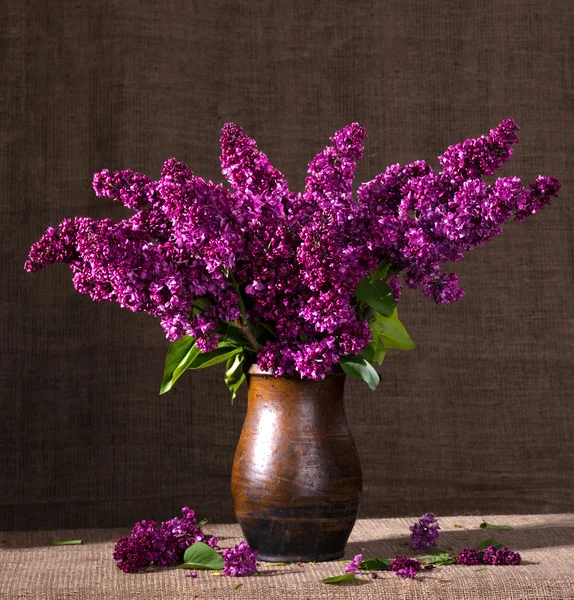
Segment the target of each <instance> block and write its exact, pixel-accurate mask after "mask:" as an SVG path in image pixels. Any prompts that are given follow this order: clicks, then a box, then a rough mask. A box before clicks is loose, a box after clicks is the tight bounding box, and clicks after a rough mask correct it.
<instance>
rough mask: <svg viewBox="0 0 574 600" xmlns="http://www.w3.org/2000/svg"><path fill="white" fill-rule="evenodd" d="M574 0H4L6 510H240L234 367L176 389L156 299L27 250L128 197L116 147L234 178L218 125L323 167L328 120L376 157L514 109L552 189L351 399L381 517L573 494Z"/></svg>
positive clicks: (567, 502)
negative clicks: (34, 265)
mask: <svg viewBox="0 0 574 600" xmlns="http://www.w3.org/2000/svg"><path fill="white" fill-rule="evenodd" d="M573 17H574V5H573V4H572V2H570V1H569V0H555V1H552V0H528V1H525V0H512V1H501V0H477V1H475V2H427V1H425V0H393V1H387V2H375V1H371V2H350V1H349V0H331V1H324V2H322V1H318V0H316V1H309V0H307V1H303V0H296V1H291V2H285V3H277V2H257V1H253V0H252V1H246V0H210V1H209V2H202V1H201V0H197V1H187V2H183V1H181V2H177V1H175V0H163V1H162V2H161V3H160V2H142V1H140V0H108V1H102V2H87V1H84V2H82V1H81V0H76V1H73V0H68V1H63V0H60V1H54V0H49V1H46V0H41V1H40V0H30V1H28V2H11V3H4V4H3V7H2V9H1V17H0V18H1V25H2V49H1V53H0V60H1V61H2V72H1V77H2V88H1V90H2V115H1V117H2V137H1V149H0V155H1V173H0V185H1V186H2V193H1V197H0V201H1V202H2V263H1V264H2V279H3V285H2V286H1V287H0V294H1V295H2V305H1V309H2V310H1V312H0V322H1V324H2V345H1V346H0V353H1V358H2V379H1V381H0V383H1V385H0V390H1V394H2V396H1V399H2V402H1V405H0V406H1V408H0V410H1V415H0V417H1V423H2V425H1V431H2V437H1V441H0V444H1V446H0V476H1V478H0V528H19V529H28V528H44V527H72V526H86V527H90V526H103V525H108V526H110V525H127V524H130V523H132V522H133V521H134V520H137V519H141V518H154V517H155V518H165V517H168V516H169V515H172V514H174V513H175V512H176V511H177V510H178V509H179V507H181V506H183V505H186V504H188V505H191V506H194V507H195V508H196V509H197V511H198V512H199V513H200V514H201V515H202V516H207V517H209V519H210V520H212V521H217V520H232V519H233V513H232V504H231V499H230V493H229V478H230V469H231V462H232V459H233V452H234V448H235V445H236V442H237V439H238V436H239V432H240V428H241V424H242V418H243V415H244V411H245V395H244V392H243V394H242V395H241V397H240V399H239V402H238V403H237V405H236V406H235V407H231V406H230V405H229V400H228V394H227V390H226V388H225V386H224V383H223V380H222V372H221V370H218V369H213V370H207V371H205V372H200V373H194V374H193V376H191V375H190V376H186V377H185V378H184V380H183V382H182V383H181V385H179V386H178V388H177V389H176V390H175V391H173V392H172V393H170V394H168V395H166V396H162V397H159V396H158V394H157V391H158V386H159V382H160V379H161V374H162V369H163V361H164V356H165V351H166V348H167V345H168V344H167V342H166V341H165V339H164V337H163V333H162V331H161V329H160V327H159V324H158V323H155V322H154V321H153V320H152V319H151V318H149V317H146V316H144V315H135V314H132V313H130V312H128V311H124V310H122V309H120V308H119V307H117V306H115V305H108V304H101V305H96V304H93V303H92V302H91V301H90V300H89V299H88V298H87V297H81V296H79V295H77V294H76V293H75V292H74V291H73V288H72V285H71V282H70V274H69V272H68V270H67V269H65V268H64V267H53V268H51V269H48V270H47V271H45V272H42V273H39V274H37V275H35V276H31V275H27V274H25V273H24V271H23V269H22V265H23V263H24V260H25V258H26V253H27V249H28V247H29V245H30V244H31V243H32V242H33V241H35V240H36V239H37V238H38V237H39V236H40V235H41V234H42V233H43V231H44V230H45V228H46V227H47V226H48V225H50V224H56V223H58V222H59V221H60V220H61V219H62V218H63V217H66V216H72V215H76V214H82V215H89V216H93V217H100V218H103V217H105V216H107V215H110V216H112V217H114V218H117V219H119V218H122V217H123V215H124V214H125V213H124V212H123V209H122V208H121V207H119V206H117V205H112V203H107V202H106V201H105V200H102V199H97V198H96V197H95V196H94V194H93V192H92V191H91V187H90V182H91V176H92V173H93V172H94V171H97V170H100V169H101V168H103V167H109V168H110V169H112V170H115V169H122V168H128V167H129V168H133V169H135V170H139V171H142V172H145V173H150V174H153V175H155V176H157V175H158V173H159V169H160V167H161V165H162V162H163V160H164V159H166V158H168V157H170V156H176V157H178V158H180V159H182V160H185V161H187V162H188V163H189V164H190V165H191V166H192V168H193V169H194V170H195V171H196V172H198V173H199V174H202V175H203V176H204V177H208V178H212V179H213V180H215V181H221V180H222V176H221V173H220V170H219V162H218V153H219V148H218V138H219V132H220V128H221V126H222V124H223V123H224V122H226V121H229V120H233V121H235V122H237V123H238V124H240V125H242V126H244V128H245V129H246V131H247V132H248V133H249V134H250V135H252V136H253V137H255V138H256V139H257V140H258V142H259V145H260V147H261V148H262V149H263V150H264V151H265V152H267V153H268V155H269V156H270V158H271V160H272V161H273V162H274V164H275V165H276V166H277V167H278V168H280V169H281V170H283V172H284V173H286V175H287V177H288V179H289V180H290V182H291V186H292V188H294V189H301V187H302V186H303V181H304V177H305V170H306V165H307V162H308V160H309V159H310V158H311V157H312V156H313V155H314V154H315V153H316V152H317V151H319V150H320V149H321V148H323V147H324V145H325V144H326V143H327V139H328V137H329V136H330V135H332V133H333V132H334V131H335V130H336V129H338V128H340V127H342V126H344V125H345V124H347V123H348V122H351V121H354V120H357V121H359V122H360V123H361V124H362V125H364V126H365V127H366V128H367V131H368V134H369V137H368V139H367V145H366V153H365V158H364V160H363V162H362V164H361V165H360V168H359V170H358V175H357V178H358V181H366V180H368V179H370V178H372V177H374V176H375V175H376V174H377V173H379V172H380V171H382V170H383V169H384V167H385V166H386V165H388V164H391V163H394V162H401V163H405V162H407V161H412V160H414V159H418V158H425V159H429V160H431V161H434V162H433V164H434V165H436V166H438V162H437V161H436V159H435V158H434V157H436V156H437V155H438V154H440V153H441V152H442V151H443V150H444V149H445V148H446V146H447V145H448V144H450V143H454V142H457V141H460V140H463V139H465V138H466V137H471V136H476V135H480V134H481V133H486V132H487V131H488V130H489V128H491V127H492V126H494V125H496V124H498V123H499V121H500V120H502V119H503V118H507V117H509V116H511V117H513V118H514V119H515V120H516V121H517V122H518V123H519V124H520V125H521V126H522V130H521V140H522V141H521V144H519V145H518V146H517V149H516V156H515V158H514V159H513V160H512V161H511V163H510V164H509V165H506V166H505V167H504V169H503V170H502V171H501V174H504V175H509V174H512V173H514V172H516V173H517V174H518V175H519V176H521V177H523V178H524V179H526V180H531V179H533V178H535V177H536V176H537V175H538V174H539V173H542V174H553V175H556V176H557V177H559V178H560V179H561V180H562V182H563V184H564V187H563V190H562V197H561V199H560V200H559V201H557V202H556V203H555V205H554V206H553V207H552V208H551V209H549V210H547V211H545V212H543V213H541V214H540V215H538V216H536V217H535V218H533V219H531V220H529V221H527V222H526V223H524V224H522V225H520V226H519V225H516V224H511V225H510V226H508V228H507V230H506V231H505V234H504V235H503V236H502V237H500V238H498V239H496V240H495V241H493V242H492V243H490V244H489V245H488V246H487V247H485V248H482V249H479V250H477V251H476V252H474V253H472V254H471V255H470V256H469V257H468V258H467V259H466V260H465V261H463V263H460V264H459V268H458V271H459V272H460V274H461V277H462V281H463V283H464V285H465V287H466V291H467V297H466V298H465V299H464V300H463V301H462V302H461V303H459V304H457V305H453V306H446V307H444V306H442V307H439V306H435V305H434V304H433V302H432V301H430V300H428V299H425V298H423V297H422V294H421V293H420V292H410V293H406V294H405V298H404V302H403V304H402V313H401V314H402V318H403V321H404V322H405V324H406V325H407V327H408V328H409V330H410V332H411V334H412V336H413V338H414V339H415V340H416V341H417V342H418V344H419V348H418V349H417V350H416V351H414V352H411V353H404V354H399V353H393V354H390V355H389V356H388V358H387V360H386V362H385V364H384V370H383V384H382V385H381V386H380V389H378V390H377V392H376V393H374V394H372V393H370V392H369V390H368V389H367V388H366V386H364V385H361V384H359V382H352V383H351V384H350V385H348V389H347V408H348V413H349V416H350V420H351V424H352V427H353V430H354V433H355V435H356V439H357V444H358V447H359V452H360V454H361V457H362V462H363V466H364V475H365V494H364V503H363V508H362V512H363V515H364V516H385V515H411V514H415V513H421V512H422V511H427V510H433V511H436V512H437V513H439V514H443V515H445V514H449V513H451V514H452V513H461V512H463V513H471V514H479V513H480V512H482V511H488V512H502V513H505V512H534V511H537V512H546V511H550V512H554V511H565V510H568V509H572V507H573V500H574V495H573V486H572V479H573V477H574V447H573V436H572V425H573V423H574V405H573V403H572V374H571V368H572V358H573V351H572V350H573V348H572V337H571V336H572V332H573V329H574V328H573V319H572V311H571V297H572V292H573V268H572V267H573V261H572V257H573V250H574V245H573V241H572V209H571V199H570V197H569V196H570V195H571V190H572V182H573V177H572V163H571V158H572V155H573V150H574V147H573V146H574V144H573V141H572V140H573V134H574V127H573V111H572V109H573V103H572V101H573V89H572V62H573V61H572V37H571V34H572V31H573V29H574V19H573Z"/></svg>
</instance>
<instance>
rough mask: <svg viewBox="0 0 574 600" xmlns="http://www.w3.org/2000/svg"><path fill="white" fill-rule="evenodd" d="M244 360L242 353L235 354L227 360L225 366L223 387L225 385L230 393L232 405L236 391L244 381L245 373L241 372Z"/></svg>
mask: <svg viewBox="0 0 574 600" xmlns="http://www.w3.org/2000/svg"><path fill="white" fill-rule="evenodd" d="M244 360H245V354H244V353H243V352H240V353H237V354H235V355H234V356H232V357H231V358H229V359H228V360H227V365H226V367H225V385H227V387H228V388H229V391H230V392H231V403H232V404H233V401H234V400H235V397H236V396H237V390H238V389H239V388H240V387H241V384H242V383H243V382H244V381H245V372H244V370H243V362H244Z"/></svg>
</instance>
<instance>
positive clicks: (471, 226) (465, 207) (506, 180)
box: [358, 119, 560, 304]
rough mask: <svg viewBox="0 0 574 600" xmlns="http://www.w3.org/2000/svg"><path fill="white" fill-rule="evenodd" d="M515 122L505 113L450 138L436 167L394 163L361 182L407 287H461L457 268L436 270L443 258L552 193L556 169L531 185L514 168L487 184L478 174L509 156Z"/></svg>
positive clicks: (436, 292)
mask: <svg viewBox="0 0 574 600" xmlns="http://www.w3.org/2000/svg"><path fill="white" fill-rule="evenodd" d="M517 130H518V126H517V125H516V123H514V121H512V120H511V119H507V120H505V121H503V122H502V123H501V124H500V125H498V127H495V128H494V129H492V130H491V131H490V133H489V135H486V136H481V137H480V138H478V139H469V140H466V141H465V142H463V143H461V144H457V145H454V146H450V147H449V148H448V149H447V151H446V152H445V153H444V154H443V155H441V156H440V157H439V161H440V163H441V165H442V167H443V169H442V171H440V172H439V173H435V172H434V171H433V170H432V169H431V168H430V166H428V165H427V164H426V163H425V162H424V161H416V162H414V163H411V164H409V165H406V166H405V167H401V166H399V165H393V166H391V167H389V168H388V169H387V170H386V171H385V172H384V173H382V174H381V175H379V176H377V177H376V178H375V179H373V180H372V181H370V182H368V183H366V184H364V185H362V186H361V188H360V189H359V192H358V197H359V200H360V201H361V202H362V203H364V205H365V206H367V207H369V209H368V211H367V212H370V213H371V214H372V215H376V217H375V219H373V222H372V223H371V231H370V233H371V236H372V239H373V240H376V242H375V243H376V244H377V249H378V251H379V252H380V253H381V254H382V255H384V256H387V257H388V259H389V260H390V262H391V263H392V265H393V269H394V270H395V271H397V272H402V274H403V276H404V281H405V282H406V284H407V285H408V286H409V287H411V288H421V289H422V291H423V293H424V294H425V295H427V296H431V297H433V298H434V300H435V301H436V302H437V303H439V304H448V303H450V302H454V301H457V300H460V299H461V298H462V296H463V295H464V291H463V290H462V289H460V288H459V285H458V277H457V276H456V274H455V273H443V272H441V264H443V263H445V262H455V261H459V260H461V259H462V258H463V256H464V252H466V251H469V250H472V249H473V248H475V247H477V246H481V245H483V244H485V243H486V242H488V241H489V240H490V239H492V238H493V237H494V236H496V235H499V234H500V233H501V231H502V225H504V224H505V223H506V222H507V221H508V220H509V219H510V217H511V216H513V215H514V218H515V220H517V221H522V220H524V219H525V218H526V217H527V216H529V215H533V214H535V213H536V212H538V211H539V210H540V209H541V208H543V207H544V206H545V205H547V204H550V202H551V200H552V198H553V197H555V196H557V195H558V190H559V189H560V183H559V182H558V180H557V179H556V178H554V177H543V176H540V177H538V179H537V180H536V181H535V182H533V183H531V184H530V186H529V189H526V188H525V187H524V186H523V185H522V183H521V181H520V179H519V178H518V177H515V176H512V177H502V178H499V179H497V180H496V182H495V183H494V184H492V185H488V184H487V183H486V182H485V181H484V180H483V177H484V176H485V175H493V174H494V172H495V171H496V170H497V169H498V168H499V167H500V166H501V165H502V164H503V163H505V162H506V161H508V160H509V159H510V157H511V156H512V153H513V149H512V144H514V143H516V142H517V141H518V137H517V135H516V131H517Z"/></svg>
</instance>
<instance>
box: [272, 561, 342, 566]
mask: <svg viewBox="0 0 574 600" xmlns="http://www.w3.org/2000/svg"><path fill="white" fill-rule="evenodd" d="M345 562H347V561H345ZM288 564H289V563H286V562H266V563H263V566H264V567H286V566H287V565H288Z"/></svg>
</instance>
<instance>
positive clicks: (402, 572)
mask: <svg viewBox="0 0 574 600" xmlns="http://www.w3.org/2000/svg"><path fill="white" fill-rule="evenodd" d="M421 568H422V565H421V563H420V562H419V561H418V560H416V558H408V557H406V556H399V557H398V558H395V560H393V562H391V563H389V571H395V572H396V574H397V575H398V576H399V577H404V578H405V579H407V578H408V579H414V578H415V577H416V576H417V573H418V572H419V571H420V570H421Z"/></svg>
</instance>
